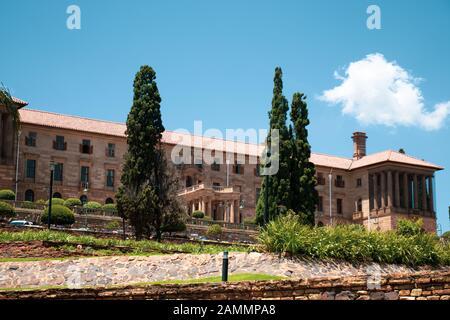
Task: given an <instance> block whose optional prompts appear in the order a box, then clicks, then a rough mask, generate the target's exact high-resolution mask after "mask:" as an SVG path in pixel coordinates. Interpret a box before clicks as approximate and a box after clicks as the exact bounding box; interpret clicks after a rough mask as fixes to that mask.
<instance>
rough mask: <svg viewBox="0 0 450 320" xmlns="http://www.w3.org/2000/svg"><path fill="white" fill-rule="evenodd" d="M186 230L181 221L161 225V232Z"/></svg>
mask: <svg viewBox="0 0 450 320" xmlns="http://www.w3.org/2000/svg"><path fill="white" fill-rule="evenodd" d="M183 231H186V224H185V223H184V222H183V221H177V222H175V223H172V224H170V225H165V226H163V227H162V232H168V233H171V232H183Z"/></svg>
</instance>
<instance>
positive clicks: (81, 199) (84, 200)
mask: <svg viewBox="0 0 450 320" xmlns="http://www.w3.org/2000/svg"><path fill="white" fill-rule="evenodd" d="M80 201H81V203H82V204H85V203H87V202H88V197H87V195H85V194H83V195H82V196H81V197H80Z"/></svg>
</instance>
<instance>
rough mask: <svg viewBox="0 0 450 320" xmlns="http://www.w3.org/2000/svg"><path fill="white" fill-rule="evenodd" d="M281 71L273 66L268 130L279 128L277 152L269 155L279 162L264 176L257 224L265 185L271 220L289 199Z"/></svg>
mask: <svg viewBox="0 0 450 320" xmlns="http://www.w3.org/2000/svg"><path fill="white" fill-rule="evenodd" d="M282 77H283V72H282V70H281V68H280V67H277V68H275V77H274V80H273V81H274V88H273V97H272V108H271V111H270V112H269V119H270V125H269V128H270V130H272V129H278V130H279V153H278V154H276V155H271V161H272V162H273V161H278V162H279V170H278V172H277V173H276V174H274V175H272V176H268V175H266V176H264V179H263V183H262V188H261V196H260V197H259V199H258V204H257V207H256V220H257V222H258V223H259V224H262V223H263V222H264V207H265V204H264V196H265V193H266V186H267V185H269V190H268V199H269V201H268V202H269V220H272V219H273V218H275V217H276V216H277V215H279V214H280V213H281V212H283V211H284V210H285V209H287V208H288V206H289V201H290V194H289V192H290V190H289V189H290V173H289V158H290V149H291V143H290V139H289V130H288V128H287V126H286V120H287V112H288V110H289V105H288V101H287V99H286V98H285V97H284V96H283V80H282ZM270 143H271V141H270V132H269V135H268V137H267V145H270Z"/></svg>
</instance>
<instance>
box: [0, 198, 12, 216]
mask: <svg viewBox="0 0 450 320" xmlns="http://www.w3.org/2000/svg"><path fill="white" fill-rule="evenodd" d="M15 215H16V211H15V210H14V208H13V207H12V206H11V205H10V204H9V203H6V202H3V201H0V217H4V218H10V217H14V216H15Z"/></svg>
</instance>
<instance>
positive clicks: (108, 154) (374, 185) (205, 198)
mask: <svg viewBox="0 0 450 320" xmlns="http://www.w3.org/2000/svg"><path fill="white" fill-rule="evenodd" d="M15 101H16V103H17V105H18V107H19V108H20V116H21V127H20V131H19V132H17V131H16V130H15V128H14V126H13V124H12V122H11V119H10V117H9V115H8V114H7V113H6V112H5V110H4V109H1V106H0V115H1V117H0V119H1V122H0V133H1V139H0V150H1V153H0V188H10V189H12V190H17V200H28V201H36V200H38V199H48V197H49V182H50V165H49V164H50V163H53V164H54V187H53V196H54V197H62V198H69V197H75V198H80V199H81V200H82V201H83V202H84V201H90V200H93V201H98V202H101V203H111V202H115V197H114V196H115V192H116V191H117V188H118V186H119V184H120V176H121V169H122V162H123V156H124V154H125V152H126V150H127V144H126V136H125V129H126V126H125V124H123V123H114V122H108V121H100V120H93V119H87V118H80V117H75V116H68V115H62V114H56V113H49V112H45V111H38V110H29V109H27V108H25V106H26V102H24V101H21V100H19V99H16V100H15ZM352 139H353V157H352V158H343V157H336V156H331V155H325V154H318V153H312V155H311V161H312V162H313V163H314V164H315V166H316V171H317V180H318V185H317V190H318V192H319V203H318V204H317V210H316V218H315V220H316V224H317V225H327V224H330V223H332V224H338V223H357V224H363V225H365V226H366V227H367V228H369V229H372V230H390V229H392V228H395V226H396V223H397V221H398V219H401V218H422V219H423V220H424V228H425V229H426V230H427V231H430V232H435V229H436V214H435V204H434V189H435V187H434V173H435V172H436V171H437V170H441V169H443V168H442V167H439V166H437V165H434V164H432V163H429V162H426V161H423V160H419V159H416V158H413V157H411V156H408V155H405V154H402V153H398V152H395V151H391V150H388V151H384V152H379V153H375V154H370V155H367V154H366V140H367V136H366V135H365V133H363V132H355V133H354V134H353V137H352ZM163 144H164V147H165V150H166V153H167V157H168V159H169V162H170V163H173V165H174V168H175V172H176V173H177V175H178V177H179V181H180V191H179V196H180V197H182V199H184V202H185V204H186V210H187V211H188V213H189V214H192V212H193V211H196V210H200V211H203V212H205V214H206V215H208V216H210V217H211V218H212V219H214V220H222V221H227V222H231V223H241V222H243V221H244V220H245V219H247V218H252V217H254V216H255V208H256V202H257V200H258V197H259V193H260V188H261V182H262V177H261V176H260V175H259V170H258V165H257V163H258V159H259V155H260V154H261V152H262V150H263V146H261V145H255V144H250V143H241V142H233V141H227V140H222V139H214V138H207V137H199V136H194V135H189V134H183V133H176V132H170V131H166V132H164V134H163ZM187 153H189V154H190V157H189V159H190V160H192V161H182V160H180V159H183V160H185V159H187V158H185V156H186V154H187Z"/></svg>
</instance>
